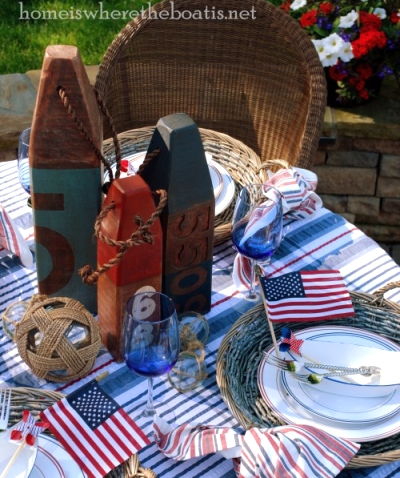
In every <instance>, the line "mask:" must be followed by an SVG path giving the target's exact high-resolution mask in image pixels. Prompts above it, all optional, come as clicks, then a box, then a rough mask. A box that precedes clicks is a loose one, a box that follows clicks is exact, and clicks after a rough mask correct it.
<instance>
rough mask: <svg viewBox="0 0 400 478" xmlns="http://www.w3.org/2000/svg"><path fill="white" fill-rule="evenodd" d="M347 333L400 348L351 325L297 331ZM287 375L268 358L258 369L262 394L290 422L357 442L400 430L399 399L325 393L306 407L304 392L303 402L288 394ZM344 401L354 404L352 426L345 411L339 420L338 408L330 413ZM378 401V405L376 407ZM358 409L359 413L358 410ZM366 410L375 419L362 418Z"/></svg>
mask: <svg viewBox="0 0 400 478" xmlns="http://www.w3.org/2000/svg"><path fill="white" fill-rule="evenodd" d="M343 332H346V333H348V334H354V337H353V339H354V340H355V344H356V345H357V344H358V343H360V342H363V344H365V341H368V339H369V338H370V339H371V340H373V341H374V346H376V347H379V346H381V347H382V348H384V349H386V350H393V345H394V346H396V347H398V346H397V344H394V342H392V341H390V340H388V339H386V338H384V337H381V336H379V335H377V334H372V333H371V332H365V334H364V333H363V332H364V331H362V330H360V329H354V328H351V327H339V326H338V327H333V326H322V327H312V328H309V329H304V330H302V331H296V333H295V335H296V337H297V338H305V337H310V336H311V337H313V336H316V335H318V336H321V334H325V333H326V334H330V335H331V337H332V336H335V334H339V335H340V334H341V333H343ZM372 336H373V338H372ZM363 344H361V345H363ZM267 353H269V354H273V355H274V354H275V351H274V347H273V346H271V347H270V348H269V349H268V350H267ZM283 374H285V372H282V371H280V370H278V369H277V368H276V367H275V366H273V365H269V364H267V363H266V361H265V360H261V362H260V366H259V369H258V386H259V389H260V393H261V395H262V397H263V399H264V400H265V402H266V403H267V404H268V406H269V407H270V408H271V410H273V411H274V412H275V413H276V414H277V415H278V416H279V417H280V418H281V419H282V420H284V421H285V422H286V423H288V424H297V425H301V424H308V425H311V426H317V427H318V428H320V429H323V430H325V431H326V432H328V433H331V434H332V435H335V436H339V437H341V438H347V439H350V440H354V441H356V442H365V441H373V440H379V439H382V438H386V437H388V436H392V435H394V434H395V433H398V432H399V431H400V411H399V410H398V409H397V410H396V409H395V408H396V405H395V403H394V401H395V398H393V397H392V398H389V397H387V401H386V403H384V404H382V403H381V405H379V401H375V402H374V401H373V400H371V397H370V398H367V399H363V398H358V399H354V398H353V397H352V398H351V399H349V401H348V402H346V401H345V397H343V396H339V395H334V394H327V393H325V394H324V395H323V396H322V395H320V396H319V398H317V396H316V395H313V397H314V398H316V401H315V402H314V403H313V406H312V407H309V406H308V405H307V406H306V407H304V406H303V404H302V403H300V402H301V401H302V400H306V399H305V398H304V395H302V396H301V398H300V401H299V400H298V399H296V398H294V397H293V395H292V393H288V390H287V388H286V387H285V386H284V382H283V380H282V375H283ZM286 383H289V381H287V382H286ZM290 386H291V385H290ZM290 386H289V387H290ZM293 386H294V385H293ZM305 387H311V385H310V386H308V385H305ZM292 392H293V389H292ZM396 393H397V392H396ZM378 398H380V399H382V397H374V400H378ZM397 398H398V396H397ZM308 399H309V397H308ZM340 400H343V401H342V402H341V403H342V404H343V406H345V404H346V405H348V406H352V407H353V408H352V414H353V421H352V422H351V423H349V424H348V425H345V424H344V423H343V416H344V415H343V410H341V411H339V419H338V420H336V418H335V415H336V413H337V410H336V411H335V410H332V412H331V413H330V412H329V409H330V408H331V409H332V408H339V407H338V406H337V405H334V402H337V401H340ZM354 400H355V401H354ZM321 401H322V403H321ZM368 403H369V405H368ZM307 404H308V402H307ZM374 404H375V405H377V406H376V407H374ZM381 406H382V407H385V406H387V408H386V411H385V409H384V411H382V410H380V408H381ZM357 410H358V411H359V412H357ZM365 410H367V412H368V413H369V416H370V418H371V419H372V421H371V422H368V421H364V419H363V418H362V414H363V411H365ZM374 410H375V411H374ZM356 413H360V417H358V418H357V417H356V415H355V414H356ZM378 416H379V418H382V420H380V419H377V417H378ZM374 417H375V418H374ZM375 419H376V420H375Z"/></svg>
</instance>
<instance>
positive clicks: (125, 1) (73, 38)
mask: <svg viewBox="0 0 400 478" xmlns="http://www.w3.org/2000/svg"><path fill="white" fill-rule="evenodd" d="M156 1H157V0H153V1H151V3H152V4H154V3H155V2H156ZM148 3H149V2H148V1H147V0H115V1H113V0H103V1H96V0H75V1H71V0H65V1H59V0H47V1H46V0H22V1H16V0H0V74H7V73H25V72H26V71H28V70H38V69H40V68H41V67H42V62H43V55H44V52H45V50H46V47H47V46H48V45H59V44H61V45H75V46H76V47H78V49H79V52H80V54H81V57H82V60H83V63H84V64H85V65H98V64H99V63H100V62H101V59H102V58H103V55H104V53H105V52H106V50H107V47H108V46H109V44H110V43H111V42H112V40H113V39H114V38H115V36H116V35H117V34H118V33H119V32H120V31H121V29H122V28H123V27H124V26H125V25H126V24H127V23H128V22H129V21H130V15H132V16H133V17H134V16H136V12H138V11H140V10H141V9H143V8H148ZM101 9H102V10H101ZM101 11H102V18H100V15H101ZM112 12H114V13H113V15H114V19H113V18H111V15H112ZM118 12H119V13H118ZM118 15H119V16H120V18H119V19H118V18H116V17H117V16H118ZM63 16H65V17H67V18H65V19H63V18H62V17H63ZM107 16H108V19H107ZM46 17H47V18H46ZM49 17H53V18H50V19H49ZM54 17H55V18H54ZM78 17H81V18H78ZM88 17H89V18H88ZM93 17H96V18H93ZM124 17H125V18H124Z"/></svg>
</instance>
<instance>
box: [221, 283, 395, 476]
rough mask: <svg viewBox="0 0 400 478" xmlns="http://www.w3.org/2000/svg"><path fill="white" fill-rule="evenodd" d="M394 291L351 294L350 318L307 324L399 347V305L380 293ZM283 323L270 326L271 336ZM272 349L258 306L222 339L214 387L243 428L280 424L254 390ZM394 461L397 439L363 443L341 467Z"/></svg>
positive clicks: (300, 325)
mask: <svg viewBox="0 0 400 478" xmlns="http://www.w3.org/2000/svg"><path fill="white" fill-rule="evenodd" d="M394 287H400V282H393V283H391V284H388V285H387V286H385V287H383V288H382V289H379V291H376V292H375V293H374V294H365V293H359V292H351V293H350V295H351V298H352V302H353V305H354V309H355V312H356V314H355V317H351V318H348V319H340V320H329V321H327V320H325V321H323V322H312V325H313V326H318V325H341V326H348V327H355V328H360V329H364V330H367V331H370V332H374V333H377V334H379V335H381V336H384V337H387V338H388V339H390V340H392V341H394V342H396V343H398V344H400V305H399V304H397V303H394V302H392V301H389V300H387V299H385V298H384V297H383V294H384V293H385V292H386V291H388V290H390V289H392V288H394ZM285 325H287V324H280V323H279V322H277V323H274V331H275V334H276V336H277V337H279V336H280V331H281V329H282V327H283V326H285ZM307 326H309V324H305V323H301V322H296V323H291V324H290V328H291V330H293V332H295V331H296V330H301V329H304V328H305V327H307ZM271 345H272V338H271V333H270V330H269V326H268V321H267V318H266V315H265V309H264V306H263V304H259V305H256V306H255V307H253V308H252V309H251V310H249V311H248V312H247V313H246V314H244V315H242V316H241V317H240V318H239V319H238V320H237V321H236V323H235V324H234V325H233V326H232V328H231V329H230V331H229V332H228V333H227V334H226V336H225V337H224V339H223V341H222V343H221V345H220V348H219V351H218V356H217V383H218V386H219V388H220V391H221V394H222V397H223V399H224V401H225V403H226V404H227V406H228V407H229V409H230V410H231V412H232V414H233V415H234V416H235V418H236V419H237V420H238V421H239V423H240V424H241V425H242V426H243V427H244V428H245V429H248V428H251V427H268V428H269V427H275V426H280V425H283V424H285V423H284V422H282V421H281V419H280V418H279V417H278V416H277V415H276V414H275V413H274V412H273V411H272V410H271V409H270V408H269V407H268V405H267V404H266V403H265V401H264V400H263V399H262V397H261V394H260V392H259V390H258V385H257V373H258V366H259V364H260V361H261V359H262V354H263V352H264V351H265V350H267V349H268V348H269V347H270V346H271ZM397 460H400V434H395V435H393V436H391V437H387V438H384V439H381V440H377V441H371V442H364V443H362V444H361V448H360V450H359V451H358V453H357V454H356V455H355V457H353V458H352V460H351V461H350V462H349V463H348V465H347V467H346V468H364V467H369V466H377V465H382V464H385V463H390V462H393V461H397Z"/></svg>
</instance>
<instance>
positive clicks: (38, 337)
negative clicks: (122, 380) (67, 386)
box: [14, 295, 101, 382]
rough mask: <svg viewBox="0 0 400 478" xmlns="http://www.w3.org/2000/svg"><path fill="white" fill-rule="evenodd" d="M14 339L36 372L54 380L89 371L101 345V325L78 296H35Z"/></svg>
mask: <svg viewBox="0 0 400 478" xmlns="http://www.w3.org/2000/svg"><path fill="white" fill-rule="evenodd" d="M14 341H15V343H16V344H17V347H18V352H19V354H20V356H21V358H22V359H23V360H24V362H25V363H26V364H27V365H28V366H29V367H30V368H31V370H32V372H33V373H34V374H35V375H37V376H38V377H40V378H43V379H46V380H49V381H52V382H68V381H70V380H73V379H76V378H79V377H82V376H84V375H86V374H87V373H88V372H89V371H90V370H91V368H92V367H93V365H94V361H95V359H96V356H97V354H98V352H99V349H100V347H101V334H100V328H99V326H98V324H97V322H96V320H95V319H94V317H93V316H92V315H91V314H90V313H89V312H88V311H87V310H86V309H85V307H84V306H83V305H82V304H81V303H80V302H78V301H77V300H74V299H70V298H66V297H51V298H49V297H47V296H39V295H38V296H33V298H32V300H31V302H30V306H29V308H28V310H27V311H26V312H25V315H24V316H23V317H22V319H21V322H19V323H18V324H17V326H16V330H15V335H14Z"/></svg>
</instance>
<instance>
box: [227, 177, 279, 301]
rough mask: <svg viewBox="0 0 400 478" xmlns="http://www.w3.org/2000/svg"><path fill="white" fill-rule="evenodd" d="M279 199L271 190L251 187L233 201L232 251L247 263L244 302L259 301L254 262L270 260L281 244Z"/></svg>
mask: <svg viewBox="0 0 400 478" xmlns="http://www.w3.org/2000/svg"><path fill="white" fill-rule="evenodd" d="M282 218H283V211H282V196H281V193H280V192H279V191H278V190H277V189H276V188H274V187H271V186H267V185H265V184H250V185H248V186H246V187H244V188H243V189H242V190H241V191H240V193H239V196H238V198H237V200H236V204H235V209H234V212H233V217H232V241H233V244H234V247H235V249H236V250H237V251H238V252H239V253H240V254H242V255H243V256H245V257H247V258H248V259H249V260H250V266H251V279H250V289H249V291H248V293H247V295H246V296H245V297H246V299H247V300H258V298H259V296H258V294H257V292H256V270H255V268H256V265H257V261H266V260H268V259H269V260H270V259H271V257H272V255H273V254H274V252H275V251H276V250H277V249H278V247H279V245H280V243H281V240H282V221H283V219H282Z"/></svg>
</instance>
